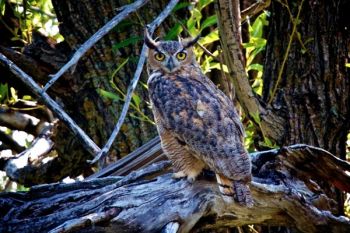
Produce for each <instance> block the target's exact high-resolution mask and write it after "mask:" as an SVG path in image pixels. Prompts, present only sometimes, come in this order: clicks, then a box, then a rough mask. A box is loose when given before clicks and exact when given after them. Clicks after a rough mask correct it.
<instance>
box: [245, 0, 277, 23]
mask: <svg viewBox="0 0 350 233" xmlns="http://www.w3.org/2000/svg"><path fill="white" fill-rule="evenodd" d="M270 4H271V0H265V1H257V2H256V3H254V4H252V5H251V6H249V7H247V8H246V9H244V10H242V11H241V18H242V19H245V18H246V17H251V16H253V15H255V14H257V13H259V12H260V11H262V10H264V9H266V8H267V7H269V6H270Z"/></svg>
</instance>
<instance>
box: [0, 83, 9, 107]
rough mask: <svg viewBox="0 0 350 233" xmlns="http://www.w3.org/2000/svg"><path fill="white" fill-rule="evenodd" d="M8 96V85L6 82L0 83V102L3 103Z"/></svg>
mask: <svg viewBox="0 0 350 233" xmlns="http://www.w3.org/2000/svg"><path fill="white" fill-rule="evenodd" d="M7 98H8V85H7V83H5V84H1V83H0V102H1V103H3V101H5V100H6V99H7Z"/></svg>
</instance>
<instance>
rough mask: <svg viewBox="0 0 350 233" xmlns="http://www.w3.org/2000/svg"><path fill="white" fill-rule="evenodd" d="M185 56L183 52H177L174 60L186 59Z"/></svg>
mask: <svg viewBox="0 0 350 233" xmlns="http://www.w3.org/2000/svg"><path fill="white" fill-rule="evenodd" d="M186 56H187V54H186V53H185V52H178V53H177V54H176V58H177V59H178V60H184V59H185V58H186Z"/></svg>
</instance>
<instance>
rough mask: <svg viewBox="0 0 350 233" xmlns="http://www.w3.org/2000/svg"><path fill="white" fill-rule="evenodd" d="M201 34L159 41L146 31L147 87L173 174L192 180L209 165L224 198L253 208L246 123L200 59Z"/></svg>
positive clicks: (208, 167) (175, 176) (176, 176)
mask: <svg viewBox="0 0 350 233" xmlns="http://www.w3.org/2000/svg"><path fill="white" fill-rule="evenodd" d="M198 38H199V37H197V38H195V39H192V38H187V39H183V40H179V41H155V40H153V39H152V38H151V37H150V35H149V33H148V30H147V29H146V30H145V38H144V39H145V44H146V45H147V47H148V48H149V50H148V59H147V61H148V62H147V69H148V73H149V79H148V91H149V97H150V102H151V105H152V111H153V114H154V118H155V122H156V125H157V130H158V133H159V135H160V138H161V146H162V149H163V151H164V153H165V154H166V155H167V157H168V158H169V159H170V160H171V161H172V164H173V168H174V171H175V173H174V175H173V177H174V178H187V180H188V181H190V182H193V181H194V180H195V179H196V177H197V176H198V175H199V174H200V173H201V172H202V170H203V169H204V168H206V169H210V170H212V171H213V172H215V175H216V180H217V183H218V185H219V190H220V192H221V194H222V195H223V197H224V200H225V201H228V202H232V201H236V202H238V203H239V204H241V205H244V206H248V207H251V206H252V205H253V199H252V196H251V192H250V189H249V186H248V184H249V183H250V181H251V161H250V158H249V154H248V153H247V151H246V149H245V148H244V146H243V136H244V131H243V126H242V123H241V122H240V119H239V116H238V114H237V112H236V109H235V107H234V105H233V103H232V101H231V100H230V99H229V98H228V97H227V96H226V95H225V94H224V93H223V92H222V91H220V90H219V89H218V88H217V87H216V85H215V84H214V83H213V82H212V81H211V80H210V79H209V78H207V77H206V76H205V75H204V74H203V72H202V71H201V68H200V66H199V65H198V63H197V62H196V60H195V56H194V53H193V45H194V44H195V43H196V42H197V40H198Z"/></svg>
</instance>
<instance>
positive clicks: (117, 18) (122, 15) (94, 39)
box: [43, 0, 148, 92]
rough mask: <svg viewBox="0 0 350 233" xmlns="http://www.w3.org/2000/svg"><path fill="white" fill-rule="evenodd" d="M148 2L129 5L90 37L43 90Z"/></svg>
mask: <svg viewBox="0 0 350 233" xmlns="http://www.w3.org/2000/svg"><path fill="white" fill-rule="evenodd" d="M147 2H148V0H138V1H136V2H134V3H131V4H129V5H126V6H123V7H122V8H121V12H120V13H119V14H118V15H116V16H115V17H114V18H113V19H111V20H110V21H109V22H108V23H107V24H105V25H104V26H103V27H102V28H101V29H100V30H98V31H97V32H96V33H95V34H94V35H93V36H92V37H90V38H89V39H88V40H87V41H86V42H85V43H84V44H83V45H82V46H81V47H80V48H79V49H78V50H77V51H76V52H75V53H74V55H73V57H72V58H71V59H70V60H69V62H67V63H66V64H65V65H64V66H63V67H62V68H61V69H60V70H59V71H58V72H57V73H56V74H55V75H53V76H52V78H51V79H50V80H49V81H48V82H47V83H46V85H45V87H44V88H43V92H46V91H47V89H49V88H50V86H51V85H52V84H54V83H55V82H56V81H57V79H59V78H60V77H61V76H62V75H63V74H64V73H65V72H66V71H67V70H68V69H69V68H70V67H72V66H73V65H75V64H76V63H77V62H78V61H79V59H80V58H81V57H82V56H83V55H84V54H85V53H86V52H87V51H88V50H89V49H90V48H91V47H92V46H93V45H94V44H95V43H96V42H97V41H99V40H100V39H101V38H102V37H103V36H104V35H106V34H107V33H108V32H109V31H110V30H112V29H113V28H114V27H115V26H116V25H117V24H118V23H120V22H121V21H122V20H124V19H125V18H126V17H127V16H128V15H129V14H130V13H132V12H134V11H136V10H137V9H139V8H140V7H141V6H143V5H144V4H146V3H147Z"/></svg>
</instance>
